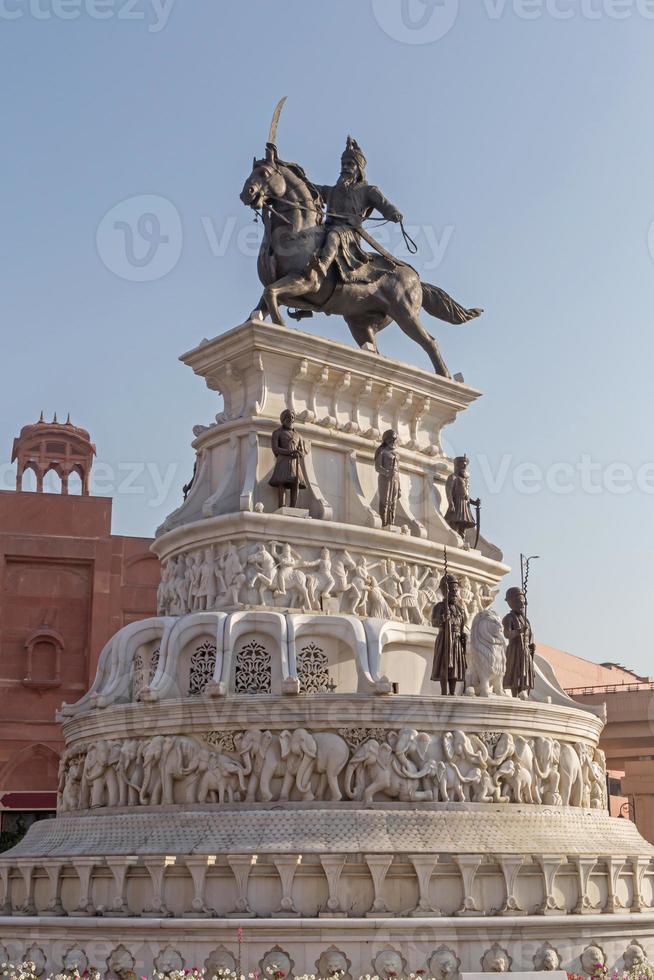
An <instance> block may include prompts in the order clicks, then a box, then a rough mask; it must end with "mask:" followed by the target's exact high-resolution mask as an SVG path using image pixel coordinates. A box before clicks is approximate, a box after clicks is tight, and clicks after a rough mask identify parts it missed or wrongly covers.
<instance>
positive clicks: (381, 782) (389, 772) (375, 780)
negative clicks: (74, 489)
mask: <svg viewBox="0 0 654 980" xmlns="http://www.w3.org/2000/svg"><path fill="white" fill-rule="evenodd" d="M435 765H437V763H430V764H429V765H428V766H427V767H426V768H425V769H424V770H421V771H420V772H416V773H411V774H409V771H408V770H405V769H403V768H402V765H401V763H400V761H399V759H398V758H397V757H396V756H395V753H394V752H393V749H392V748H391V746H390V745H388V744H387V743H384V744H383V745H380V743H379V742H378V741H377V740H376V739H374V738H370V739H368V740H367V741H366V742H363V743H362V744H361V745H360V746H359V747H358V748H357V749H356V751H355V752H354V754H353V756H352V758H351V759H350V761H349V763H348V766H347V769H346V771H345V792H346V794H347V796H348V797H349V798H350V799H351V800H353V799H358V800H360V799H363V802H364V803H372V802H373V800H374V798H375V794H376V793H385V794H386V795H387V796H389V797H391V799H399V800H400V802H402V803H414V802H418V801H424V800H429V801H431V800H433V793H432V791H431V790H421V789H420V780H421V779H422V778H423V776H425V775H427V774H429V773H430V772H431V771H432V769H433V767H434V766H435ZM353 777H355V783H354V786H353V785H352V780H353Z"/></svg>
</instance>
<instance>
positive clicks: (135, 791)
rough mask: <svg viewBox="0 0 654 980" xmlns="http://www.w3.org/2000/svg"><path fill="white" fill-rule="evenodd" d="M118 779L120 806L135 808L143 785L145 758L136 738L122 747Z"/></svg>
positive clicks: (117, 768)
mask: <svg viewBox="0 0 654 980" xmlns="http://www.w3.org/2000/svg"><path fill="white" fill-rule="evenodd" d="M116 775H117V777H118V792H119V799H118V805H119V806H135V805H136V804H138V802H139V797H140V792H141V787H142V785H143V757H142V755H141V743H140V742H139V741H138V740H137V739H135V738H127V739H125V741H124V742H123V743H122V744H121V746H120V751H119V753H118V761H117V763H116Z"/></svg>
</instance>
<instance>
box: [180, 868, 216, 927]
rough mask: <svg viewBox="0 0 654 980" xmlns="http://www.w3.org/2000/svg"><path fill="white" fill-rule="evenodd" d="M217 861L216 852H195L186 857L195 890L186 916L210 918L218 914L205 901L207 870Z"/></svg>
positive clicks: (188, 917) (189, 917)
mask: <svg viewBox="0 0 654 980" xmlns="http://www.w3.org/2000/svg"><path fill="white" fill-rule="evenodd" d="M215 863H216V855H215V854H193V855H189V856H188V857H185V858H184V864H185V865H186V867H187V868H188V870H189V871H190V873H191V878H192V879H193V888H194V890H195V895H194V897H193V901H192V902H191V908H190V909H188V910H187V911H186V912H184V918H187V919H191V918H192V919H195V918H197V919H210V918H213V917H214V916H215V915H216V914H217V913H216V910H215V909H210V908H208V907H207V906H206V904H205V901H204V899H205V895H204V893H205V889H206V883H207V871H208V870H209V868H213V867H214V865H215Z"/></svg>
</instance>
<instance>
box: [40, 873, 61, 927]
mask: <svg viewBox="0 0 654 980" xmlns="http://www.w3.org/2000/svg"><path fill="white" fill-rule="evenodd" d="M41 866H42V867H43V868H45V872H46V874H47V876H48V880H49V883H50V894H49V896H48V904H47V905H46V907H45V914H46V915H65V914H66V910H65V909H64V907H63V905H62V904H61V872H62V871H63V868H64V866H63V864H62V863H61V862H60V861H41Z"/></svg>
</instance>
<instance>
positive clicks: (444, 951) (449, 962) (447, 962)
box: [428, 946, 461, 980]
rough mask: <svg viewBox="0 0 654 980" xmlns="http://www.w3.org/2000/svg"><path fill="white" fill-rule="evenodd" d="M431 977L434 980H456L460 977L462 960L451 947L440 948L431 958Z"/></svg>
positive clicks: (429, 964)
mask: <svg viewBox="0 0 654 980" xmlns="http://www.w3.org/2000/svg"><path fill="white" fill-rule="evenodd" d="M428 966H429V976H430V977H433V978H434V980H454V978H455V977H458V975H459V968H460V966H461V960H460V959H459V957H458V956H457V955H456V953H455V952H454V950H452V949H450V948H449V946H439V947H438V949H436V950H434V952H433V953H432V954H431V956H430V957H429V963H428Z"/></svg>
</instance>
